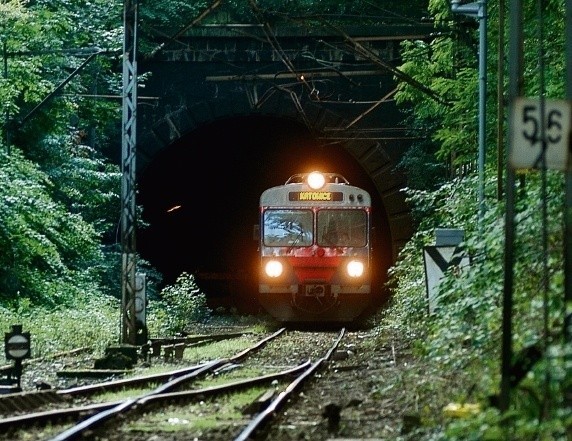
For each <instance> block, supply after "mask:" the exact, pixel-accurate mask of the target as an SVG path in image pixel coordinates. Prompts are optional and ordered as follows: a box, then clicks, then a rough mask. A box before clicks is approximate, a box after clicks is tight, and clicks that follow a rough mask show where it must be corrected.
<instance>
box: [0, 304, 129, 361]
mask: <svg viewBox="0 0 572 441" xmlns="http://www.w3.org/2000/svg"><path fill="white" fill-rule="evenodd" d="M119 312H120V309H119V302H118V301H117V300H115V299H113V298H111V297H108V296H103V297H96V296H92V295H85V296H82V297H76V298H75V299H74V304H73V305H70V306H69V307H66V308H55V309H49V308H41V307H34V308H30V307H29V305H28V306H26V305H25V302H22V307H21V308H19V309H16V310H13V309H7V308H4V307H2V306H0V330H1V331H2V332H9V331H10V330H11V328H12V325H16V324H21V325H22V330H23V331H24V332H30V339H31V343H32V345H31V347H32V357H42V356H46V355H52V354H54V353H58V352H63V351H67V350H71V349H77V348H79V347H86V348H92V349H94V350H95V351H96V352H98V353H101V354H102V353H103V352H104V350H105V348H106V347H108V346H109V345H110V344H114V343H117V339H118V337H119V335H120V331H119V324H120V319H119Z"/></svg>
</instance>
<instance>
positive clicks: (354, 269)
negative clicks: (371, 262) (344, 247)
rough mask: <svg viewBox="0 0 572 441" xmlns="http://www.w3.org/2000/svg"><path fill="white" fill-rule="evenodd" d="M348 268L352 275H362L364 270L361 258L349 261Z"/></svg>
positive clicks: (349, 273)
mask: <svg viewBox="0 0 572 441" xmlns="http://www.w3.org/2000/svg"><path fill="white" fill-rule="evenodd" d="M346 270H347V272H348V275H349V276H350V277H361V276H362V275H363V271H364V267H363V262H360V261H359V260H351V261H349V262H348V265H347V266H346Z"/></svg>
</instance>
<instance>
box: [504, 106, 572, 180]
mask: <svg viewBox="0 0 572 441" xmlns="http://www.w3.org/2000/svg"><path fill="white" fill-rule="evenodd" d="M513 106H514V107H513V113H512V114H513V121H512V127H513V130H512V134H511V135H512V136H511V140H510V141H511V152H510V165H511V166H512V167H513V168H516V169H518V168H540V167H541V166H542V162H541V159H542V156H541V154H542V149H543V144H544V145H546V168H549V169H556V170H566V167H567V165H568V156H569V155H570V151H569V142H570V139H569V138H570V117H571V112H570V102H569V101H565V100H548V99H547V100H544V109H543V110H542V109H541V101H540V99H538V98H536V99H534V98H517V99H516V100H515V101H514V104H513ZM541 113H543V114H544V140H545V143H543V142H542V133H543V129H542V118H541Z"/></svg>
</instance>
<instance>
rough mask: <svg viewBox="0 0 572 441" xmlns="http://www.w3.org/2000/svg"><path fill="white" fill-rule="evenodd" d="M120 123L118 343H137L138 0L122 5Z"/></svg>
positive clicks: (126, 1)
mask: <svg viewBox="0 0 572 441" xmlns="http://www.w3.org/2000/svg"><path fill="white" fill-rule="evenodd" d="M123 27H124V39H123V119H122V123H123V124H122V142H121V172H122V180H121V249H122V268H121V269H122V271H121V342H122V343H127V344H133V345H134V344H135V343H136V334H137V329H136V319H135V273H136V269H137V268H136V267H137V256H136V248H135V227H136V209H135V152H136V151H135V146H136V128H137V125H136V122H137V59H136V57H137V50H136V47H137V45H136V43H137V0H124V2H123Z"/></svg>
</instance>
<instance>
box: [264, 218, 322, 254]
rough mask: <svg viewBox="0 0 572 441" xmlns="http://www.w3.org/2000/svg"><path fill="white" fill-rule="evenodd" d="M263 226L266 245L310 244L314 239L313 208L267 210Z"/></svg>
mask: <svg viewBox="0 0 572 441" xmlns="http://www.w3.org/2000/svg"><path fill="white" fill-rule="evenodd" d="M262 227H263V238H264V245H266V246H271V247H293V246H309V245H312V243H313V241H314V234H313V214H312V210H272V209H269V210H266V211H265V212H264V215H263V223H262Z"/></svg>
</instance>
